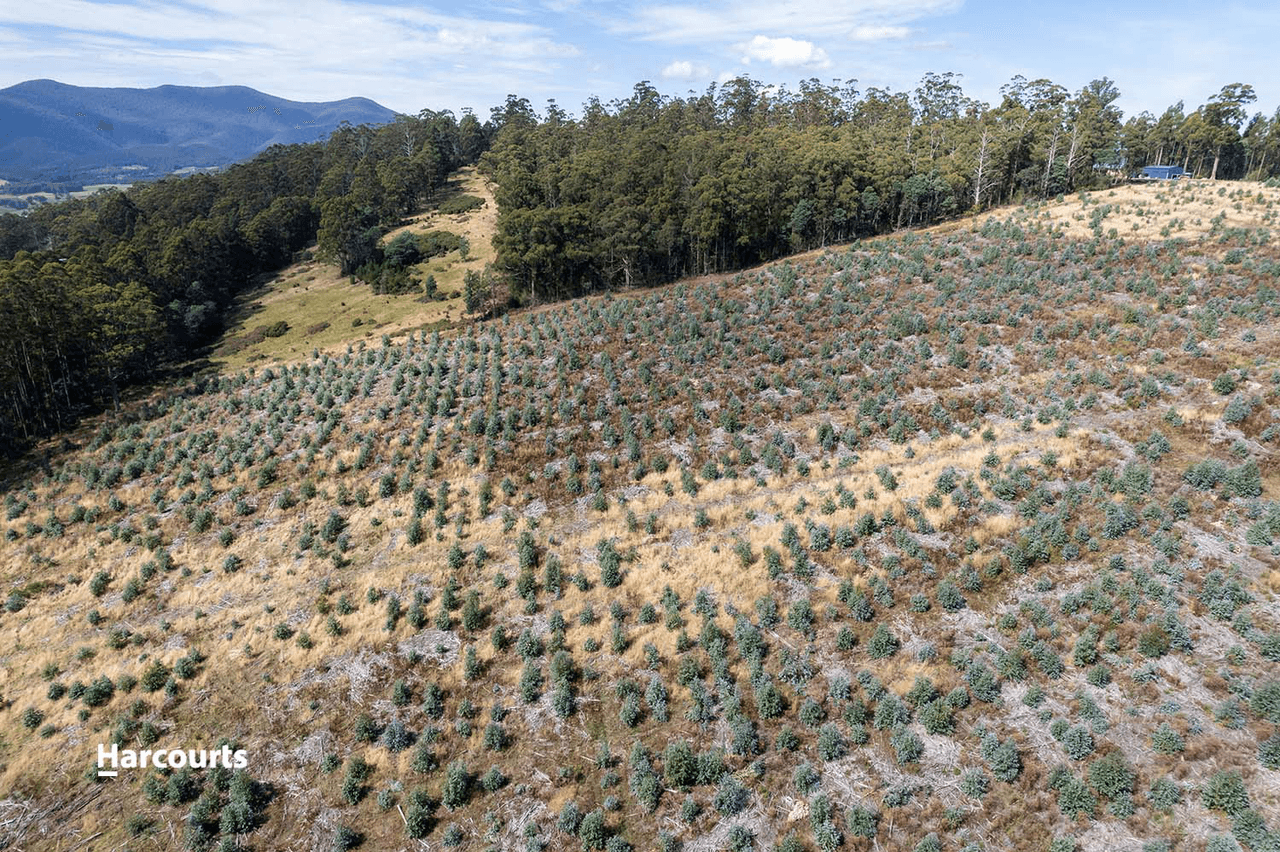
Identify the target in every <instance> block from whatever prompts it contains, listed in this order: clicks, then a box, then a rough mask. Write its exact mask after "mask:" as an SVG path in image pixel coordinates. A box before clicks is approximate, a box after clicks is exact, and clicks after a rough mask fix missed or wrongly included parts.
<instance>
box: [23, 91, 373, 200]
mask: <svg viewBox="0 0 1280 852" xmlns="http://www.w3.org/2000/svg"><path fill="white" fill-rule="evenodd" d="M393 118H395V113H394V112H393V111H392V110H389V109H387V108H386V107H384V106H380V105H379V104H377V103H374V102H373V101H371V100H368V99H367V98H347V99H345V100H341V101H332V102H328V103H301V102H298V101H290V100H286V99H284V98H278V97H274V96H272V95H268V94H264V93H262V92H259V91H257V90H255V89H250V88H247V87H245V86H217V87H192V86H158V87H156V88H153V89H129V88H85V87H81V86H69V85H66V84H63V83H58V82H56V81H54V80H29V81H27V82H25V83H19V84H18V85H16V86H11V87H9V88H7V89H3V90H0V177H3V178H5V179H8V180H11V181H67V180H72V181H74V180H76V179H78V178H79V179H83V178H85V177H88V176H91V175H93V174H94V172H95V170H100V169H104V168H107V167H121V166H132V165H137V166H145V167H146V170H145V171H143V170H138V171H139V172H140V173H141V174H144V175H146V174H155V173H159V174H164V173H167V172H170V171H173V170H174V169H178V168H183V167H187V166H225V165H229V164H231V163H235V162H239V161H241V160H245V159H248V158H249V157H252V156H253V155H254V154H257V153H258V152H259V151H262V150H263V149H265V148H267V147H269V146H271V145H274V144H292V143H302V142H315V141H316V140H318V139H323V138H325V137H327V136H328V135H329V134H330V133H332V132H333V130H334V129H335V128H337V127H338V125H339V124H341V123H342V122H344V121H346V122H349V123H351V124H385V123H386V122H389V121H391V120H392V119H393Z"/></svg>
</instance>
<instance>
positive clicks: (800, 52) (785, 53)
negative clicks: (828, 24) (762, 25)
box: [737, 35, 831, 68]
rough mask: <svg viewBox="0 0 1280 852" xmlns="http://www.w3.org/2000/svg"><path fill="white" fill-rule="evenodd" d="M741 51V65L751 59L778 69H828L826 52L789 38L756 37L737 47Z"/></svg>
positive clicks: (828, 60)
mask: <svg viewBox="0 0 1280 852" xmlns="http://www.w3.org/2000/svg"><path fill="white" fill-rule="evenodd" d="M737 47H738V49H739V50H741V51H742V54H743V56H742V62H743V64H747V63H750V62H751V61H752V60H753V59H755V60H759V61H761V62H768V63H769V64H770V65H773V66H775V67H778V68H830V67H831V59H830V58H829V57H828V56H827V52H826V51H825V50H823V49H822V48H820V47H818V46H817V45H815V44H814V43H813V42H811V41H804V40H802V39H795V38H790V37H788V36H784V37H782V38H770V37H769V36H763V35H757V36H756V37H755V38H753V39H751V41H748V42H744V43H742V44H740V45H738V46H737Z"/></svg>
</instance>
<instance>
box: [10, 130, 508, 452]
mask: <svg viewBox="0 0 1280 852" xmlns="http://www.w3.org/2000/svg"><path fill="white" fill-rule="evenodd" d="M492 132H494V131H493V128H492V127H489V126H487V125H481V124H480V122H479V121H478V120H477V119H476V118H475V116H473V115H471V114H465V115H464V116H463V117H462V119H461V121H459V120H457V119H456V118H455V117H454V116H453V115H452V114H450V113H447V112H446V113H433V112H430V111H424V112H422V113H420V114H419V115H417V116H400V117H398V119H397V120H396V121H394V122H392V123H390V124H387V125H384V126H380V127H371V126H359V127H353V126H350V125H345V124H344V125H343V126H341V127H340V128H339V129H338V130H337V131H335V132H334V133H333V134H332V135H331V136H330V137H329V138H328V139H327V140H326V141H324V142H319V143H313V144H307V145H289V146H284V145H276V146H273V147H271V148H270V149H268V150H266V151H264V152H263V153H261V154H260V155H258V156H257V157H255V158H254V159H252V160H251V161H248V162H246V163H242V164H238V165H234V166H232V167H230V168H228V169H227V170H226V171H224V172H221V173H219V174H216V175H207V174H200V175H193V176H191V177H186V178H181V179H178V178H170V179H165V180H160V181H157V182H154V183H147V184H139V185H136V186H134V187H132V188H130V189H129V190H127V191H123V192H121V191H106V192H101V193H97V194H95V195H92V196H90V197H87V198H83V199H77V200H70V201H65V202H60V203H57V204H51V205H48V206H44V207H41V208H39V209H36V210H34V211H33V212H32V213H31V215H30V216H27V217H20V216H0V451H8V452H12V451H15V450H18V449H21V448H22V447H23V446H25V445H27V444H28V443H29V442H30V441H31V440H32V439H35V438H37V437H39V436H41V435H48V434H51V433H54V432H56V431H58V430H61V429H63V428H65V427H66V426H67V425H69V424H70V423H71V422H73V421H74V418H75V417H77V416H78V415H80V414H81V413H83V412H84V411H86V410H90V409H93V408H95V407H100V406H103V405H110V404H113V403H118V395H119V391H120V389H121V388H123V387H125V386H126V385H128V384H131V383H136V382H139V381H146V380H150V379H153V378H155V377H156V376H157V375H158V374H159V371H160V370H162V369H163V368H164V367H165V366H166V365H173V364H177V363H181V362H183V361H186V360H189V359H191V358H193V357H197V356H199V355H200V354H201V352H202V351H203V350H204V348H205V347H207V346H208V345H209V344H210V343H211V342H212V341H214V340H215V339H216V338H217V336H218V335H219V334H220V333H221V332H222V331H223V329H224V325H225V322H226V320H227V317H228V311H229V308H230V307H231V304H232V301H233V300H234V299H235V297H236V296H237V295H238V294H240V293H242V292H244V291H245V290H246V289H247V288H249V287H251V286H253V284H254V283H255V282H256V281H258V280H260V276H261V275H262V274H263V273H270V272H272V271H274V270H277V269H280V268H281V267H283V266H285V265H286V264H288V263H290V262H291V261H292V260H293V258H294V256H295V253H297V252H299V251H301V250H303V249H304V248H305V247H307V246H308V245H310V244H311V243H313V242H317V241H318V247H319V250H320V253H321V255H322V256H324V257H328V258H332V259H333V260H335V261H336V262H338V263H339V264H341V266H342V267H343V271H344V272H350V271H352V270H353V269H355V268H356V267H358V266H359V265H361V263H364V262H367V261H368V260H370V259H375V258H376V255H377V253H378V252H379V251H380V250H381V249H380V248H379V245H378V240H379V238H380V237H381V235H382V233H383V231H384V229H386V228H388V227H390V226H392V225H394V224H396V223H398V222H399V221H400V219H401V217H402V216H403V215H404V214H405V213H406V212H408V211H410V210H411V209H413V208H414V207H416V206H417V205H418V204H419V203H420V202H421V201H423V200H424V199H426V198H427V197H429V196H430V195H431V194H432V193H433V192H434V191H435V190H436V189H437V188H438V187H440V186H441V185H442V184H443V183H444V181H445V180H446V178H447V176H448V175H449V173H450V172H452V171H454V170H455V169H457V168H458V167H459V166H461V165H464V164H466V163H469V162H473V161H474V160H475V159H476V158H477V157H478V156H479V154H480V153H481V152H482V151H483V150H484V148H485V147H486V146H487V144H488V138H489V136H490V135H491V134H492Z"/></svg>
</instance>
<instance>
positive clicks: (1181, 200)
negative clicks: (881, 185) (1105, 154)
mask: <svg viewBox="0 0 1280 852" xmlns="http://www.w3.org/2000/svg"><path fill="white" fill-rule="evenodd" d="M1009 215H1012V216H1013V221H1015V222H1017V223H1018V224H1019V225H1021V226H1023V227H1035V226H1037V225H1038V226H1042V227H1050V226H1051V227H1053V228H1055V229H1057V230H1060V231H1061V232H1062V233H1064V234H1065V235H1067V236H1070V237H1077V238H1081V239H1088V238H1090V237H1093V236H1102V235H1103V234H1106V235H1108V236H1113V237H1123V238H1125V239H1130V240H1135V239H1136V240H1165V239H1193V240H1195V239H1203V238H1206V237H1208V238H1212V237H1215V236H1218V235H1220V234H1221V233H1222V232H1224V231H1226V230H1229V229H1231V228H1263V229H1271V230H1274V229H1275V228H1276V227H1277V224H1280V188H1277V187H1268V186H1264V185H1263V184H1262V183H1260V182H1257V181H1232V182H1230V183H1225V184H1224V183H1221V182H1218V181H1209V180H1192V179H1180V180H1176V181H1148V182H1141V183H1130V184H1124V185H1122V186H1118V187H1115V188H1113V189H1103V190H1095V191H1090V192H1080V193H1076V194H1074V195H1071V196H1064V197H1059V198H1058V199H1057V200H1053V201H1044V202H1039V203H1035V204H1028V205H1025V206H1022V207H1017V208H1012V209H1011V208H1001V209H999V210H996V211H992V212H991V213H986V214H981V215H979V216H976V217H973V219H974V220H975V221H977V223H978V224H982V223H983V222H986V221H988V220H990V219H1004V218H1005V217H1007V216H1009ZM953 227H956V225H940V226H938V229H939V230H946V229H949V228H953ZM960 227H965V226H964V225H960Z"/></svg>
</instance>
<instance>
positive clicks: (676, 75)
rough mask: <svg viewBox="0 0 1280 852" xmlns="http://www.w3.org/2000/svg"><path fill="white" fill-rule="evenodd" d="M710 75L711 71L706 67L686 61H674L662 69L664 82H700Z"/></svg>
mask: <svg viewBox="0 0 1280 852" xmlns="http://www.w3.org/2000/svg"><path fill="white" fill-rule="evenodd" d="M710 73H711V69H710V68H708V67H707V66H705V65H703V64H701V63H697V62H690V61H689V60H687V59H679V60H676V61H675V62H672V63H671V64H670V65H668V66H667V67H666V68H663V69H662V77H663V79H665V80H702V79H705V78H706V77H707V75H708V74H710Z"/></svg>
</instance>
